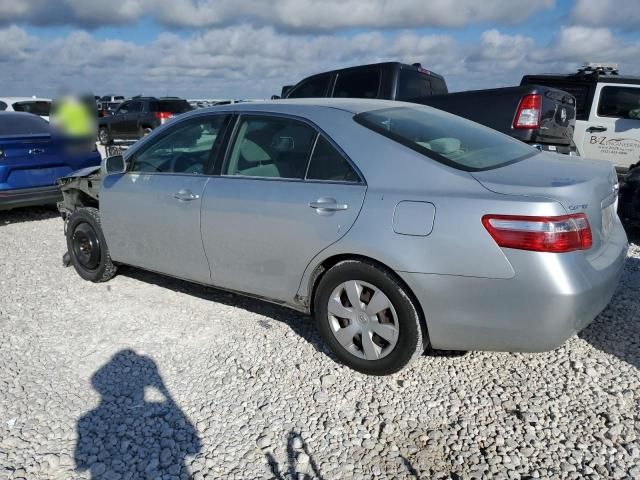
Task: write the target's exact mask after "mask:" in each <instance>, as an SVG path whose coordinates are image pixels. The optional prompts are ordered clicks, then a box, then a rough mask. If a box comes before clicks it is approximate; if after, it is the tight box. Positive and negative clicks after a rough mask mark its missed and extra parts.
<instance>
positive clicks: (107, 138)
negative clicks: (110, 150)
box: [98, 127, 111, 145]
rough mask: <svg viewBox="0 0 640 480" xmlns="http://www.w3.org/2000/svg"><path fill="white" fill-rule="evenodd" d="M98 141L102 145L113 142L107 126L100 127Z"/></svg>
mask: <svg viewBox="0 0 640 480" xmlns="http://www.w3.org/2000/svg"><path fill="white" fill-rule="evenodd" d="M98 141H99V142H100V143H101V144H102V145H110V144H111V135H109V129H108V128H107V127H100V128H99V129H98Z"/></svg>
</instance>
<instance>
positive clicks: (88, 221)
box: [67, 207, 117, 283]
mask: <svg viewBox="0 0 640 480" xmlns="http://www.w3.org/2000/svg"><path fill="white" fill-rule="evenodd" d="M67 249H68V252H69V255H70V257H71V263H72V264H73V267H74V268H75V269H76V272H78V275H80V276H81V277H82V278H84V279H85V280H89V281H90V282H96V283H98V282H106V281H107V280H109V279H111V278H113V276H114V275H115V274H116V269H117V267H116V266H115V265H114V264H113V262H112V261H111V256H110V255H109V249H108V248H107V242H106V241H105V239H104V235H103V233H102V228H101V226H100V213H99V212H98V209H97V208H92V207H83V208H80V209H78V210H76V211H75V212H73V213H72V214H71V215H70V216H69V221H68V222H67Z"/></svg>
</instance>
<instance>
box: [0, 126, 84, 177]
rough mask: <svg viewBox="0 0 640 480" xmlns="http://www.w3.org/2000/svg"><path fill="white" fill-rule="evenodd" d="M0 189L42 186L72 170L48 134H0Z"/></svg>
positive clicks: (62, 152)
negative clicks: (0, 154) (0, 153)
mask: <svg viewBox="0 0 640 480" xmlns="http://www.w3.org/2000/svg"><path fill="white" fill-rule="evenodd" d="M0 150H2V156H0V190H13V189H20V188H33V187H45V186H49V185H55V182H56V180H57V179H58V178H59V177H61V176H65V175H67V174H69V173H70V172H72V171H73V170H74V168H72V166H71V165H69V161H68V157H69V156H68V155H65V154H64V149H63V145H62V144H61V143H60V142H59V141H58V140H56V139H54V138H52V136H51V135H49V134H31V135H3V136H0Z"/></svg>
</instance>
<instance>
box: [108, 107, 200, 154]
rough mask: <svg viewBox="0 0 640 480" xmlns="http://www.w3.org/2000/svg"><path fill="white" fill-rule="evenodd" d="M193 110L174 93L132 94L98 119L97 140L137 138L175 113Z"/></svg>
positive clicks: (109, 140)
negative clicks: (130, 97) (167, 94)
mask: <svg viewBox="0 0 640 480" xmlns="http://www.w3.org/2000/svg"><path fill="white" fill-rule="evenodd" d="M191 110H193V107H191V105H189V103H188V102H187V101H186V100H183V99H181V98H177V97H162V98H155V97H133V98H132V99H131V100H127V101H125V102H123V103H121V104H120V105H119V106H118V108H117V109H116V110H115V111H114V112H113V114H112V115H107V116H104V117H101V118H100V119H99V121H98V140H99V141H100V143H102V144H103V145H109V144H111V143H112V142H113V141H114V140H137V139H139V138H142V137H144V136H145V135H147V134H149V133H150V132H151V131H152V130H153V129H154V128H156V127H159V126H160V125H162V124H163V123H165V122H166V121H168V120H170V119H171V118H173V117H174V116H175V115H179V114H181V113H185V112H188V111H191Z"/></svg>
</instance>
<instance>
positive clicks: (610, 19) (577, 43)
mask: <svg viewBox="0 0 640 480" xmlns="http://www.w3.org/2000/svg"><path fill="white" fill-rule="evenodd" d="M614 4H615V6H614ZM594 5H597V12H598V13H597V14H595V13H594V11H593V7H594ZM639 10H640V3H639V0H615V1H614V0H598V2H597V4H596V2H595V1H594V0H575V2H574V1H569V0H558V1H556V2H554V1H553V0H483V1H482V2H479V1H477V0H430V1H429V2H425V1H424V0H393V1H392V0H367V1H365V0H322V1H319V0H271V1H260V0H233V1H230V0H200V1H197V0H121V1H109V2H107V1H87V0H28V1H24V0H23V1H16V0H0V85H2V86H3V89H4V90H5V91H4V92H3V95H18V94H28V95H31V94H38V95H54V94H55V93H56V92H57V91H58V90H59V89H60V88H61V87H71V88H76V89H89V90H92V91H94V92H97V93H107V92H117V93H124V94H128V95H131V94H136V93H142V92H144V93H146V94H156V95H164V94H175V95H181V96H186V97H245V98H256V97H258V98H260V97H268V96H269V95H271V94H272V93H276V92H278V91H279V90H280V87H281V85H283V84H289V83H293V82H295V81H297V80H299V79H301V78H302V77H303V76H305V75H308V74H311V73H315V72H319V71H323V70H327V69H331V68H336V67H340V66H347V65H353V64H358V63H363V62H376V61H383V60H400V61H405V62H416V61H419V62H421V63H422V64H423V65H425V66H427V67H428V68H430V69H432V70H434V71H436V72H439V73H441V74H443V75H444V76H445V77H446V79H447V81H448V83H449V84H450V87H452V88H453V89H455V90H461V89H470V88H484V87H490V86H504V85H510V84H515V83H518V82H519V79H520V77H521V76H522V75H523V74H525V73H539V72H543V71H558V70H560V71H567V70H569V71H570V70H573V69H575V68H576V67H577V66H578V65H579V64H580V63H582V62H584V61H596V60H597V61H617V62H619V63H620V64H621V65H622V69H623V71H625V72H627V73H635V74H637V73H640V65H639V64H640V62H639V60H638V52H640V39H639V37H638V34H637V33H636V30H634V28H633V27H634V26H640V13H639Z"/></svg>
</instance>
